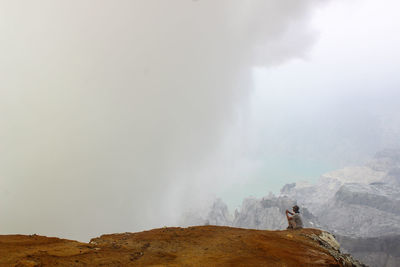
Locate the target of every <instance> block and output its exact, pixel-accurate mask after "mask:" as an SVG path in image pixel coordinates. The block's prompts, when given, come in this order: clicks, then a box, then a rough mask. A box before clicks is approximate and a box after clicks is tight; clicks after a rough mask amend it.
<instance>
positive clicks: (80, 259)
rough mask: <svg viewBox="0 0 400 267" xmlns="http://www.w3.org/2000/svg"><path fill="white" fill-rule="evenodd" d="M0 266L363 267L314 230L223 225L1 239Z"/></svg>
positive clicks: (326, 236) (5, 236) (322, 233)
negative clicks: (83, 238) (87, 237)
mask: <svg viewBox="0 0 400 267" xmlns="http://www.w3.org/2000/svg"><path fill="white" fill-rule="evenodd" d="M0 266H361V265H360V264H359V263H358V262H356V261H354V260H352V259H351V257H350V256H348V255H343V254H341V253H340V251H339V248H338V243H337V242H336V240H335V239H334V238H333V236H332V235H330V234H329V233H327V232H323V231H321V230H317V229H302V230H287V231H262V230H249V229H242V228H232V227H221V226H197V227H189V228H161V229H154V230H150V231H144V232H139V233H123V234H110V235H103V236H101V237H98V238H94V239H92V240H91V241H90V243H81V242H77V241H71V240H66V239H59V238H54V237H44V236H38V235H30V236H26V235H3V236H0Z"/></svg>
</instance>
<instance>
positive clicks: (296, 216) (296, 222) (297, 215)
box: [293, 213, 303, 229]
mask: <svg viewBox="0 0 400 267" xmlns="http://www.w3.org/2000/svg"><path fill="white" fill-rule="evenodd" d="M293 220H294V227H293V228H294V229H300V228H303V220H302V219H301V216H300V213H295V214H294V215H293Z"/></svg>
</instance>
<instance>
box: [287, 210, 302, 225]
mask: <svg viewBox="0 0 400 267" xmlns="http://www.w3.org/2000/svg"><path fill="white" fill-rule="evenodd" d="M293 212H294V213H292V212H290V211H288V210H286V217H287V220H288V224H289V226H288V228H287V229H301V228H303V220H302V219H301V216H300V208H299V206H297V205H295V206H294V207H293ZM289 214H290V215H293V216H289Z"/></svg>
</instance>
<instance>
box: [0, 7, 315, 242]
mask: <svg viewBox="0 0 400 267" xmlns="http://www.w3.org/2000/svg"><path fill="white" fill-rule="evenodd" d="M319 5H320V3H319V1H311V0H310V1H308V0H304V1H290V0H287V1H272V0H271V1H264V0H263V1H261V0H259V1H248V2H243V1H239V0H236V1H227V0H226V1H207V0H203V1H186V0H185V1H183V0H175V1H155V0H150V1H149V0H146V1H144V0H143V1H122V0H121V1H113V2H111V1H103V0H101V1H94V0H88V1H50V0H49V1H46V0H42V1H34V2H33V1H1V2H0V31H1V33H2V34H1V37H0V38H1V40H0V51H1V52H0V73H1V79H0V114H1V115H0V129H1V131H0V143H1V154H0V178H1V180H0V187H1V194H0V203H1V204H0V214H1V216H0V229H1V230H0V231H1V233H21V234H23V233H26V234H30V233H37V234H43V235H58V236H62V237H68V238H74V239H79V240H86V239H88V238H89V237H94V236H96V235H98V234H100V233H109V232H126V231H139V230H143V229H150V228H153V227H161V226H164V225H171V224H174V223H175V222H176V219H177V216H178V215H179V213H180V212H181V211H182V210H183V209H184V208H185V205H196V203H197V204H199V203H201V202H202V201H203V200H204V199H206V198H207V196H209V195H210V194H211V195H212V194H213V192H214V191H213V190H215V189H213V188H214V185H215V186H218V185H220V184H221V183H222V184H223V183H224V182H225V181H226V180H227V179H229V174H227V173H226V172H225V170H227V169H229V164H230V163H232V162H234V161H235V160H234V158H235V153H232V151H229V150H228V151H226V150H223V151H224V152H221V151H220V150H219V148H220V147H221V146H223V144H226V142H228V143H229V140H230V139H229V138H230V137H229V135H230V131H231V130H232V129H234V128H235V125H237V124H238V123H240V121H241V120H242V119H243V117H244V116H245V114H246V110H247V108H248V104H249V96H250V94H251V92H252V90H253V88H254V87H253V79H252V78H253V76H252V70H253V67H255V66H264V67H270V68H271V67H274V66H277V65H279V64H281V63H283V62H287V61H288V60H290V59H293V58H302V57H304V56H305V55H306V54H307V53H308V52H309V51H310V49H311V47H312V44H313V43H314V42H315V40H316V35H315V31H314V30H313V29H312V27H311V26H310V23H309V22H310V18H311V16H312V12H313V11H314V10H315V8H318V6H319ZM227 140H228V141H227ZM227 153H228V154H227ZM188 196H193V201H192V202H191V203H189V204H184V203H183V200H184V199H186V198H187V197H188Z"/></svg>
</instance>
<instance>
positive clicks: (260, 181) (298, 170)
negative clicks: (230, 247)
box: [219, 157, 337, 210]
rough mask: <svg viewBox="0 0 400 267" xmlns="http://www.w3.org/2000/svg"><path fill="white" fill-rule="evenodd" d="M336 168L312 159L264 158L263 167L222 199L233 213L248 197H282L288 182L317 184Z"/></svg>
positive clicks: (228, 190)
mask: <svg viewBox="0 0 400 267" xmlns="http://www.w3.org/2000/svg"><path fill="white" fill-rule="evenodd" d="M335 169H337V166H333V165H331V164H328V163H326V162H320V161H316V160H313V159H304V158H294V157H274V158H272V157H270V158H264V159H263V164H262V167H260V168H259V169H256V170H254V171H253V172H252V173H250V174H248V175H247V177H244V178H243V179H242V180H241V182H236V183H233V184H230V185H228V186H227V187H226V188H225V189H224V190H223V191H222V192H221V194H220V195H219V197H220V198H221V199H222V200H223V201H224V202H225V203H227V204H228V206H229V209H230V210H234V209H235V208H236V207H238V206H240V205H241V203H242V201H243V199H244V198H246V197H250V196H253V197H257V198H261V197H263V196H267V195H268V194H269V193H270V192H272V193H274V194H279V192H280V189H281V188H282V186H284V185H285V184H288V183H295V182H299V181H307V182H310V183H314V182H316V181H317V180H318V178H319V177H320V176H321V175H322V174H324V173H326V172H329V171H332V170H335ZM239 180H240V179H239Z"/></svg>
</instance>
